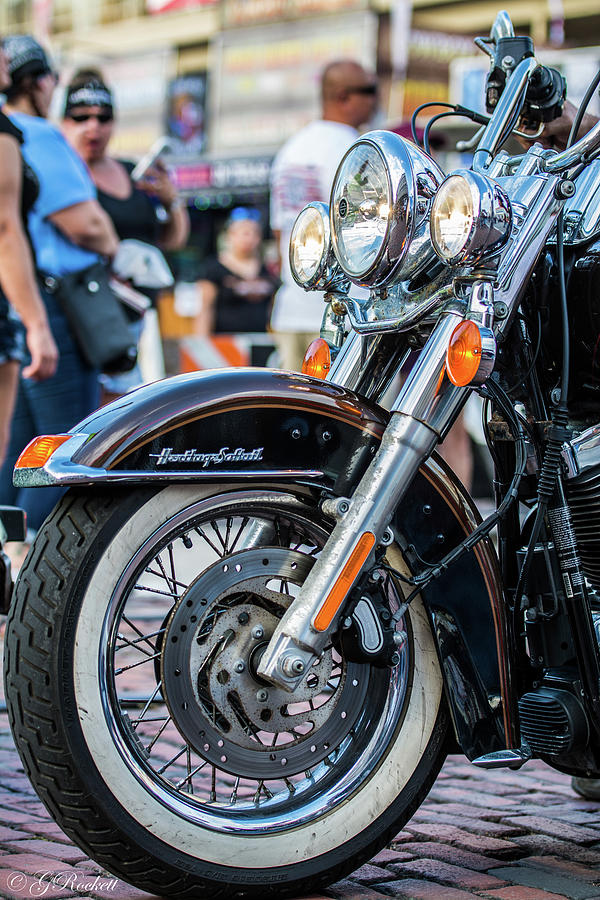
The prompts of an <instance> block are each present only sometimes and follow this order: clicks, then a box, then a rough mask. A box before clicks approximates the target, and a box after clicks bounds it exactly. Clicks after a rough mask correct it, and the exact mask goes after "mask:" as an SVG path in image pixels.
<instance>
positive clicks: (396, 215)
mask: <svg viewBox="0 0 600 900" xmlns="http://www.w3.org/2000/svg"><path fill="white" fill-rule="evenodd" d="M365 144H366V145H368V146H370V147H373V148H374V149H375V151H376V152H377V153H378V154H379V156H380V157H381V160H382V162H383V165H384V167H385V170H386V172H387V175H388V184H389V187H390V192H391V196H390V201H391V203H390V213H389V218H388V224H387V230H386V234H385V237H384V238H383V240H382V242H381V246H380V248H379V251H378V253H377V256H376V258H375V260H374V261H373V263H371V264H370V265H369V266H368V267H367V268H366V269H365V270H364V271H363V272H360V273H358V274H356V273H350V272H348V271H346V270H345V269H344V265H343V262H342V259H341V253H340V249H339V246H338V234H337V230H336V220H335V216H336V210H337V207H338V205H339V201H340V199H341V198H340V196H339V193H340V192H341V191H342V190H343V188H344V185H340V184H339V183H338V176H339V175H340V173H341V171H342V168H343V166H344V163H345V162H346V160H347V159H348V157H349V156H350V155H351V154H352V153H353V152H354V151H355V150H356V149H357V148H359V147H361V146H364V145H365ZM443 178H444V173H443V172H442V170H441V169H440V167H439V166H438V164H437V163H436V162H434V160H433V159H432V158H431V157H430V156H428V155H427V154H426V153H425V152H424V151H423V150H421V149H420V147H417V146H416V145H415V144H413V143H412V142H411V141H407V140H405V139H404V138H402V137H400V135H398V134H394V133H393V132H391V131H370V132H368V133H367V134H365V135H362V137H360V138H359V140H358V141H356V142H355V143H354V144H353V145H352V147H350V149H349V150H348V151H347V152H346V154H345V155H344V157H343V159H342V161H341V163H340V165H339V167H338V170H337V173H336V176H335V179H334V182H333V188H332V191H331V203H330V209H329V215H330V220H331V238H332V241H333V247H334V251H335V255H336V257H337V259H338V260H339V262H340V266H341V267H342V269H343V270H344V271H346V274H347V275H348V277H349V278H350V280H351V281H354V282H355V283H356V284H361V285H363V286H364V285H377V286H378V287H381V286H383V285H386V284H390V283H391V282H393V281H394V280H398V278H399V277H402V279H403V280H405V279H408V278H413V277H414V276H415V275H417V274H418V273H419V272H420V271H422V270H423V269H424V268H425V266H426V265H427V263H428V262H430V261H433V260H434V259H435V254H434V252H433V250H432V248H431V242H430V239H429V207H430V205H431V201H432V200H433V197H434V195H435V192H436V190H437V189H438V187H439V185H440V184H441V182H442V180H443Z"/></svg>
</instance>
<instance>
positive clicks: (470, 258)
mask: <svg viewBox="0 0 600 900" xmlns="http://www.w3.org/2000/svg"><path fill="white" fill-rule="evenodd" d="M511 226H512V212H511V207H510V202H509V199H508V197H507V196H506V194H505V193H504V191H503V190H502V188H501V187H500V186H499V185H498V184H496V182H495V181H492V179H491V178H487V177H486V176H485V175H480V174H479V173H476V172H471V171H470V170H468V169H465V170H462V171H459V172H455V173H454V174H453V175H450V177H449V178H447V179H446V180H445V181H444V183H443V184H442V186H441V187H440V189H439V190H438V192H437V194H436V196H435V199H434V201H433V205H432V207H431V241H432V243H433V247H434V250H435V252H436V253H437V255H438V256H439V258H440V259H442V260H443V261H444V262H446V263H449V264H450V265H463V264H465V263H474V262H478V261H479V260H480V259H481V258H482V257H483V256H485V255H486V254H490V253H494V252H496V251H497V250H500V249H501V247H502V246H503V245H504V244H505V243H506V241H507V240H508V236H509V234H510V229H511Z"/></svg>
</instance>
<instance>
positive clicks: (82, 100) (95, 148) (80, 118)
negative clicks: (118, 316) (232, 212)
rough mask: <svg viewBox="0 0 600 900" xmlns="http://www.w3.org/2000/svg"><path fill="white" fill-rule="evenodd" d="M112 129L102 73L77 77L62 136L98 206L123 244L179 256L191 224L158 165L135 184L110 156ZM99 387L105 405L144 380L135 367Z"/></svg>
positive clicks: (129, 166)
mask: <svg viewBox="0 0 600 900" xmlns="http://www.w3.org/2000/svg"><path fill="white" fill-rule="evenodd" d="M113 127H114V103H113V96H112V92H111V90H110V88H108V87H107V86H106V84H105V82H104V79H103V78H102V76H101V74H100V72H98V71H97V70H95V69H82V70H80V71H78V72H76V73H75V75H74V76H73V78H72V79H71V81H70V83H69V85H68V87H67V91H66V96H65V110H64V116H63V122H62V130H63V133H64V135H65V137H66V138H67V140H68V141H69V143H70V144H71V146H72V147H74V149H75V150H76V151H77V152H78V153H79V155H80V156H81V157H82V159H83V160H84V162H85V163H87V166H88V169H89V171H90V174H91V176H92V180H93V181H94V184H95V185H96V189H97V192H98V202H99V203H100V205H101V206H102V208H103V209H104V211H105V212H106V213H107V214H108V215H109V216H110V218H111V219H112V222H113V225H114V227H115V231H116V232H117V235H118V236H119V238H120V239H121V240H125V239H129V238H134V239H136V240H139V241H145V242H146V243H148V244H153V245H155V246H156V247H159V248H160V249H161V250H180V249H181V248H182V247H184V246H185V244H186V242H187V239H188V235H189V229H190V221H189V216H188V213H187V209H186V208H185V205H183V204H182V203H180V202H179V199H178V197H177V190H176V187H175V185H174V184H173V182H172V181H171V179H170V177H169V174H168V172H167V170H166V168H165V167H164V165H163V164H162V163H161V162H160V160H157V161H156V162H155V163H154V165H153V166H152V167H151V168H150V169H148V170H147V172H146V173H144V175H143V177H142V178H140V179H138V180H137V181H134V180H133V179H132V177H131V173H132V171H133V169H134V163H132V162H127V161H124V160H118V159H115V158H114V157H112V156H110V155H109V154H108V145H109V142H110V139H111V137H112V133H113ZM145 293H149V292H148V291H145ZM150 299H152V300H153V299H154V297H152V296H151V297H150ZM132 330H133V331H134V337H135V339H136V340H139V338H140V336H141V330H142V326H141V322H136V323H133V324H132ZM101 381H102V385H103V389H104V400H109V399H113V398H114V397H118V396H120V395H121V394H124V393H126V391H128V390H131V388H133V387H136V386H137V385H138V384H141V382H142V375H141V372H140V369H139V367H138V366H136V367H135V368H134V369H133V370H132V371H131V372H128V373H127V374H126V375H118V376H111V377H109V376H106V375H102V377H101Z"/></svg>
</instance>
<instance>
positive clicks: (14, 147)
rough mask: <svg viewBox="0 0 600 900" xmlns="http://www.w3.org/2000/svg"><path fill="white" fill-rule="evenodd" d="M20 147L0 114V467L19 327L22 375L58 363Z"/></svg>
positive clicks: (1, 72) (0, 82) (2, 81)
mask: <svg viewBox="0 0 600 900" xmlns="http://www.w3.org/2000/svg"><path fill="white" fill-rule="evenodd" d="M9 85H10V76H9V73H8V66H7V62H6V57H5V55H4V52H3V51H2V49H1V47H0V90H5V89H6V88H8V86H9ZM22 143H23V136H22V134H21V132H20V131H19V129H18V128H17V127H16V126H15V125H13V123H12V122H11V121H10V119H9V118H8V117H7V116H6V115H5V114H4V113H3V112H2V111H1V110H0V462H2V460H3V459H4V456H5V454H6V448H7V444H8V436H9V430H10V421H11V419H12V414H13V410H14V405H15V398H16V393H17V385H18V379H19V368H20V365H21V363H22V362H23V360H24V358H25V353H24V349H25V348H24V346H23V326H24V327H25V341H26V344H27V349H28V350H29V354H30V356H31V362H30V363H29V365H27V366H26V367H25V368H24V369H23V375H24V376H25V377H26V378H32V379H34V380H42V379H45V378H49V377H50V376H51V375H53V374H54V372H55V370H56V365H57V361H58V350H57V348H56V344H55V342H54V339H53V337H52V333H51V331H50V326H49V324H48V316H47V314H46V309H45V307H44V303H43V301H42V298H41V296H40V293H39V290H38V286H37V283H36V278H35V265H34V262H33V257H32V251H31V245H30V242H29V239H28V235H27V232H26V223H27V214H28V212H29V210H30V209H31V207H32V206H33V204H34V203H35V200H36V197H37V193H38V183H37V178H36V176H35V174H34V173H33V172H32V170H31V169H30V168H29V166H27V165H26V164H25V163H24V162H23V158H22V156H21V151H20V144H22ZM11 308H12V309H11ZM15 313H16V314H17V315H16V316H15ZM17 316H18V318H17ZM19 320H20V321H19Z"/></svg>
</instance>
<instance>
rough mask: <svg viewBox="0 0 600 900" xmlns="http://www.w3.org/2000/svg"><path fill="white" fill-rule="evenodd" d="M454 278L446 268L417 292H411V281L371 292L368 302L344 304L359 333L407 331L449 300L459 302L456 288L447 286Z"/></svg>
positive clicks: (347, 299)
mask: <svg viewBox="0 0 600 900" xmlns="http://www.w3.org/2000/svg"><path fill="white" fill-rule="evenodd" d="M452 277H453V273H452V272H451V271H450V270H449V269H444V270H443V271H442V272H440V273H439V274H438V275H437V276H436V277H435V278H433V279H432V280H431V281H429V282H427V284H426V285H424V287H422V288H419V289H418V290H416V291H411V290H409V282H402V283H400V284H394V285H392V286H391V287H389V288H384V289H383V290H382V291H372V292H371V295H370V297H369V299H368V300H353V299H352V298H351V297H347V298H346V299H345V301H344V302H345V304H346V308H347V310H348V316H349V318H350V322H351V323H352V327H353V328H354V330H355V331H358V332H359V333H360V334H377V333H378V332H381V331H408V330H409V329H410V328H412V327H413V325H416V324H417V323H418V322H420V321H422V320H423V319H425V318H426V317H427V316H430V315H433V314H434V313H436V312H437V311H438V310H440V309H441V307H442V306H443V305H444V304H445V303H447V302H448V301H449V300H453V301H455V300H456V297H455V295H454V290H453V287H452V285H451V284H448V281H449V280H450V279H451V278H452Z"/></svg>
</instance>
